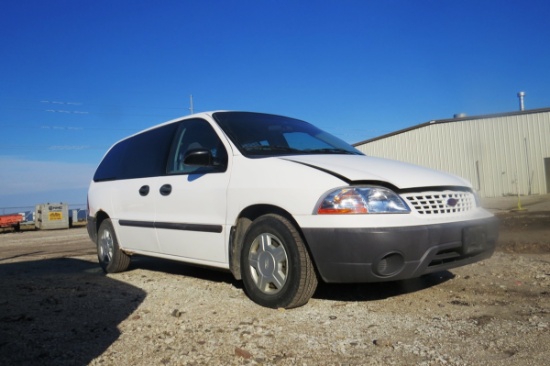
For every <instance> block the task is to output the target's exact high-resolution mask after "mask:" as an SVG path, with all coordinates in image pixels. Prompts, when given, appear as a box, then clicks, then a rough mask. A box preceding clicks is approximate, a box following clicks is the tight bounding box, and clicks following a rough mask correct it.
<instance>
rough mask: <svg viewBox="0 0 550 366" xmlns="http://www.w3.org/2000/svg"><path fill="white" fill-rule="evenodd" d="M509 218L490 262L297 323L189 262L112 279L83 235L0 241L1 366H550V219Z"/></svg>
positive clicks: (298, 314) (307, 309)
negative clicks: (216, 365) (249, 298)
mask: <svg viewBox="0 0 550 366" xmlns="http://www.w3.org/2000/svg"><path fill="white" fill-rule="evenodd" d="M500 217H501V219H502V221H501V222H502V229H501V234H500V239H499V245H498V249H497V252H496V253H495V255H494V256H493V257H492V258H491V259H489V260H486V261H485V262H482V263H477V264H474V265H470V266H467V267H463V268H459V269H455V270H452V271H451V272H441V273H437V274H434V275H430V276H426V277H423V278H421V279H417V280H411V281H401V282H395V283H386V284H374V285H373V284H370V285H369V284H364V285H321V286H320V287H319V289H318V291H317V292H316V294H315V295H314V297H313V299H312V300H311V301H310V302H309V303H308V304H307V305H306V306H304V307H301V308H298V309H294V310H287V311H283V310H270V309H265V308H262V307H259V306H257V305H255V304H254V303H252V302H251V301H250V300H248V299H247V298H246V296H245V295H244V293H243V290H242V287H241V284H240V283H239V282H237V281H234V280H233V279H232V277H231V276H230V275H229V274H227V273H224V272H217V271H213V270H206V269H201V268H195V267H190V266H187V265H184V264H181V263H174V262H170V261H163V260H157V259H148V258H142V257H136V258H134V260H133V262H132V266H131V268H130V270H129V271H128V272H125V273H121V274H116V275H109V276H105V275H103V274H102V272H101V271H100V269H99V266H98V265H97V260H96V258H95V248H94V247H93V245H92V243H91V242H90V241H89V239H88V237H87V234H86V231H85V229H84V228H78V229H71V230H62V231H49V232H46V231H42V232H34V231H33V232H22V233H4V234H0V293H1V295H0V360H1V361H0V363H1V364H5V365H31V364H32V365H37V364H51V365H85V364H91V365H129V364H133V365H206V364H209V365H210V364H212V365H214V364H219V365H255V364H263V365H295V364H298V365H319V364H322V365H331V364H335V365H343V364H344V365H362V364H370V365H411V364H417V365H499V366H502V365H548V364H550V361H549V359H550V352H549V351H548V345H549V344H550V212H537V213H529V212H526V213H508V214H503V215H500Z"/></svg>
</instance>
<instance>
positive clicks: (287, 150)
mask: <svg viewBox="0 0 550 366" xmlns="http://www.w3.org/2000/svg"><path fill="white" fill-rule="evenodd" d="M214 119H215V120H216V122H217V123H218V125H219V126H220V127H221V128H222V129H223V131H224V132H225V134H226V135H227V136H228V137H229V138H230V139H231V141H233V143H234V144H235V145H236V146H237V148H238V149H239V150H240V152H241V153H242V154H243V155H244V156H249V157H257V156H280V155H297V154H299V155H311V154H350V155H363V153H361V152H360V151H359V150H357V149H355V148H354V147H353V146H351V145H349V144H348V143H346V142H344V141H342V140H340V139H339V138H337V137H335V136H332V135H331V134H329V133H327V132H325V131H323V130H320V129H319V128H317V127H315V126H313V125H311V124H309V123H307V122H304V121H301V120H298V119H293V118H288V117H283V116H277V115H271V114H263V113H252V112H217V113H214Z"/></svg>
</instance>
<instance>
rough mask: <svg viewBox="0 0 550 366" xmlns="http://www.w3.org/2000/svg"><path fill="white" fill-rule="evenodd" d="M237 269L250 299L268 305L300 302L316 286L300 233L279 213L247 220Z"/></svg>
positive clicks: (294, 304)
mask: <svg viewBox="0 0 550 366" xmlns="http://www.w3.org/2000/svg"><path fill="white" fill-rule="evenodd" d="M241 271H242V278H243V284H244V288H245V291H246V293H247V295H248V296H249V297H250V299H252V301H254V302H256V303H257V304H259V305H262V306H266V307H270V308H294V307H298V306H302V305H304V304H306V303H307V302H308V301H309V299H310V298H311V296H313V293H314V292H315V289H316V288H317V275H316V273H315V269H314V267H313V263H312V261H311V259H310V257H309V253H308V251H307V249H306V246H305V244H304V241H303V240H302V237H301V236H300V234H299V233H298V231H297V230H296V228H295V227H294V225H292V223H290V222H289V221H288V220H287V219H286V218H284V217H282V216H279V215H274V214H270V215H264V216H261V217H259V218H258V219H256V220H255V221H254V222H253V223H252V224H251V226H250V228H249V229H248V231H247V233H246V235H245V241H244V245H243V250H242V252H241Z"/></svg>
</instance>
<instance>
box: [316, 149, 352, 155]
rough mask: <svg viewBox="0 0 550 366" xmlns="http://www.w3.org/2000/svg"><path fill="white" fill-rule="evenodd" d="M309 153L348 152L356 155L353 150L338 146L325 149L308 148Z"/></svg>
mask: <svg viewBox="0 0 550 366" xmlns="http://www.w3.org/2000/svg"><path fill="white" fill-rule="evenodd" d="M306 151H307V152H308V153H313V154H348V155H356V154H355V153H354V152H353V151H349V150H346V149H339V148H336V147H331V148H324V149H311V150H306Z"/></svg>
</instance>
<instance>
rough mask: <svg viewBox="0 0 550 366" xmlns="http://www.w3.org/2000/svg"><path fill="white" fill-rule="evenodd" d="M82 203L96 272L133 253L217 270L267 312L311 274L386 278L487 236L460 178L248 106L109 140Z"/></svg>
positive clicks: (487, 249) (440, 266) (434, 265)
mask: <svg viewBox="0 0 550 366" xmlns="http://www.w3.org/2000/svg"><path fill="white" fill-rule="evenodd" d="M88 206H89V207H88V212H89V215H90V217H89V218H88V233H89V235H90V238H91V239H92V240H93V242H94V243H96V245H97V252H98V258H99V264H100V265H101V267H102V268H103V270H104V271H105V272H107V273H112V272H119V271H124V270H125V269H127V268H128V266H129V264H130V258H131V256H132V255H133V254H140V255H146V256H153V257H160V258H165V259H172V260H177V261H182V262H186V263H192V264H197V265H203V266H211V267H217V268H222V269H226V270H228V271H230V272H231V273H232V274H233V275H234V276H235V278H236V279H239V280H241V279H242V281H243V286H244V290H245V292H246V294H247V295H248V296H249V297H250V299H252V300H253V301H254V302H256V303H258V304H260V305H263V306H267V307H272V308H279V307H282V308H292V307H297V306H301V305H304V304H306V303H307V302H308V300H309V299H310V297H311V296H312V295H313V293H314V292H315V289H316V287H317V284H318V281H325V282H331V283H337V282H338V283H353V282H355V283H357V282H379V281H394V280H402V279H408V278H413V277H418V276H422V275H424V274H428V273H431V272H435V271H442V270H447V269H450V268H454V267H458V266H462V265H466V264H469V263H473V262H477V261H479V260H482V259H485V258H488V257H490V256H491V254H492V253H493V251H494V247H495V242H496V239H497V234H498V222H497V220H496V219H495V217H494V216H493V215H492V214H490V213H489V212H487V211H485V210H484V209H483V208H481V207H480V204H479V201H478V199H477V197H476V194H475V192H474V191H473V190H472V187H471V185H470V184H469V183H468V182H467V181H465V180H464V179H462V178H459V177H456V176H453V175H450V174H446V173H442V172H438V171H434V170H430V169H426V168H422V167H418V166H413V165H409V164H405V163H402V162H397V161H392V160H386V159H381V158H375V157H370V156H365V155H364V154H362V153H361V152H360V151H358V150H356V149H355V148H353V147H352V146H350V145H348V144H347V143H345V142H343V141H341V140H339V139H338V138H336V137H334V136H331V135H330V134H328V133H326V132H324V131H322V130H320V129H318V128H316V127H314V126H313V125H311V124H309V123H307V122H304V121H301V120H297V119H293V118H288V117H282V116H277V115H271V114H261V113H251V112H231V111H219V112H210V113H200V114H195V115H191V116H188V117H185V118H180V119H176V120H172V121H169V122H166V123H164V124H161V125H158V126H155V127H152V128H150V129H147V130H145V131H142V132H140V133H137V134H135V135H133V136H130V137H128V138H126V139H123V140H121V141H119V142H117V143H116V144H115V145H114V146H113V147H111V149H110V150H109V151H108V152H107V154H106V155H105V157H104V158H103V160H102V161H101V163H100V164H99V166H98V168H97V171H96V172H95V175H94V177H93V181H92V182H91V184H90V188H89V192H88Z"/></svg>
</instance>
